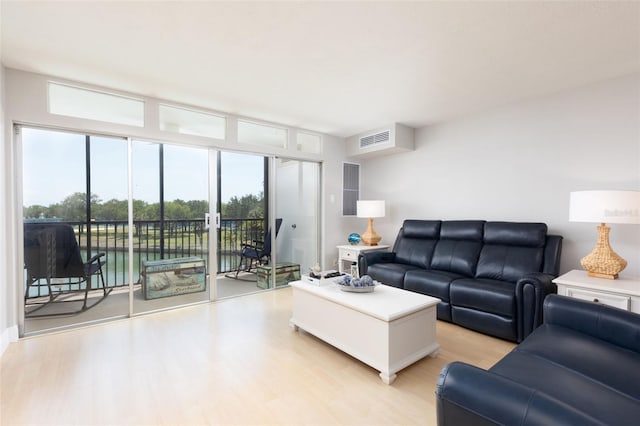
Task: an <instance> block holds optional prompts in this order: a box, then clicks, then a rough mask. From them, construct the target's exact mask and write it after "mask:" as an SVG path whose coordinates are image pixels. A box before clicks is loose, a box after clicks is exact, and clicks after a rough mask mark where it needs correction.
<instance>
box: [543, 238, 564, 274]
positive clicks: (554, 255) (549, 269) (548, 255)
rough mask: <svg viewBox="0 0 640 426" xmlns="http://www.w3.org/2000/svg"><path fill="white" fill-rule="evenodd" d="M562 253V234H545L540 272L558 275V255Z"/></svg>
mask: <svg viewBox="0 0 640 426" xmlns="http://www.w3.org/2000/svg"><path fill="white" fill-rule="evenodd" d="M561 255H562V236H560V235H547V243H546V244H545V246H544V265H543V267H542V272H544V273H545V274H549V275H553V276H554V277H557V276H558V275H560V256H561Z"/></svg>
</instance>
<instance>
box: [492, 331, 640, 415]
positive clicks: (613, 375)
mask: <svg viewBox="0 0 640 426" xmlns="http://www.w3.org/2000/svg"><path fill="white" fill-rule="evenodd" d="M549 342H562V344H558V345H549ZM515 354H518V355H519V356H523V357H527V359H530V358H536V359H545V360H547V362H548V363H550V364H553V365H554V368H558V367H561V368H562V370H563V371H565V370H568V371H570V373H567V374H571V375H572V376H573V375H576V376H580V377H582V376H584V377H588V378H589V380H590V381H594V382H597V383H598V384H600V385H601V386H604V387H605V388H612V389H616V390H617V392H621V393H623V394H625V395H627V396H629V397H630V398H633V399H635V400H637V403H638V404H640V385H639V384H640V368H629V366H632V365H636V366H640V353H638V352H636V351H632V350H629V349H625V348H622V347H620V346H617V345H614V344H612V343H608V342H605V341H603V340H601V339H598V338H595V337H591V336H589V335H587V334H583V333H580V332H578V331H575V330H570V329H568V328H565V327H559V326H554V325H550V324H543V325H541V326H540V327H539V328H537V329H536V330H535V331H534V332H533V333H532V334H531V335H529V337H528V338H527V339H525V340H524V341H523V342H522V343H521V344H520V345H519V346H518V347H516V348H515V349H514V350H513V351H512V353H511V354H510V355H509V357H510V356H512V355H515ZM578 354H579V355H578ZM507 358H508V357H507ZM505 360H506V358H505V359H503V360H502V361H500V362H498V363H497V364H496V365H495V366H494V367H493V368H492V369H491V371H493V372H496V373H498V374H501V372H502V374H509V375H510V376H512V377H513V376H514V375H519V376H520V375H521V376H522V377H520V380H522V383H523V384H526V385H528V386H531V387H535V388H537V389H544V391H545V392H547V393H549V394H550V395H555V394H557V392H563V390H562V389H557V384H554V385H553V386H550V385H549V384H545V382H544V381H543V382H542V383H540V384H539V386H538V385H534V383H537V380H538V379H537V378H535V377H531V376H530V375H529V374H523V372H512V371H510V370H509V363H508V362H505V363H504V364H502V363H503V362H504V361H505ZM560 382H562V383H563V386H565V385H566V386H571V385H570V384H569V383H568V382H567V383H565V381H564V380H560ZM546 387H553V389H545V388H546ZM569 389H570V388H569ZM575 389H579V388H575ZM575 389H574V392H575ZM574 392H571V393H574Z"/></svg>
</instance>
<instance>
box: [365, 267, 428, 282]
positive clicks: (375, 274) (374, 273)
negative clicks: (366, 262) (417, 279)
mask: <svg viewBox="0 0 640 426" xmlns="http://www.w3.org/2000/svg"><path fill="white" fill-rule="evenodd" d="M416 269H419V268H418V267H417V266H413V265H407V264H404V263H376V264H374V265H371V266H369V268H368V269H367V274H368V275H370V276H371V278H373V279H374V280H376V281H380V282H381V283H384V284H386V285H390V286H393V287H398V288H404V276H405V274H406V273H407V271H412V270H416Z"/></svg>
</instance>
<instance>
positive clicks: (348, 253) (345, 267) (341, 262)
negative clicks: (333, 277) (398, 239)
mask: <svg viewBox="0 0 640 426" xmlns="http://www.w3.org/2000/svg"><path fill="white" fill-rule="evenodd" d="M336 247H337V248H338V271H340V273H342V274H349V273H351V265H352V264H354V263H358V255H359V254H360V253H364V252H370V251H386V250H387V249H388V248H389V247H390V246H388V245H385V244H378V245H377V246H365V245H361V244H358V245H350V244H345V245H342V246H336ZM358 275H359V274H358Z"/></svg>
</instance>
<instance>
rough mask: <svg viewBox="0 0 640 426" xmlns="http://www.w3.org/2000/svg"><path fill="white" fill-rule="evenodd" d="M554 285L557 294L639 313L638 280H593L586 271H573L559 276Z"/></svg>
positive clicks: (628, 278)
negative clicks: (556, 288) (556, 287)
mask: <svg viewBox="0 0 640 426" xmlns="http://www.w3.org/2000/svg"><path fill="white" fill-rule="evenodd" d="M553 282H554V283H556V285H557V286H558V294H559V295H561V296H569V297H573V298H576V299H581V300H588V301H590V302H596V303H603V304H605V305H609V306H614V307H616V308H620V309H624V310H627V311H631V312H636V313H640V278H638V277H629V276H620V278H618V279H616V280H608V279H605V278H594V277H590V276H589V275H587V272H586V271H580V270H576V269H574V270H573V271H569V272H567V273H566V274H564V275H561V276H559V277H558V278H556V279H555V280H553Z"/></svg>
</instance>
